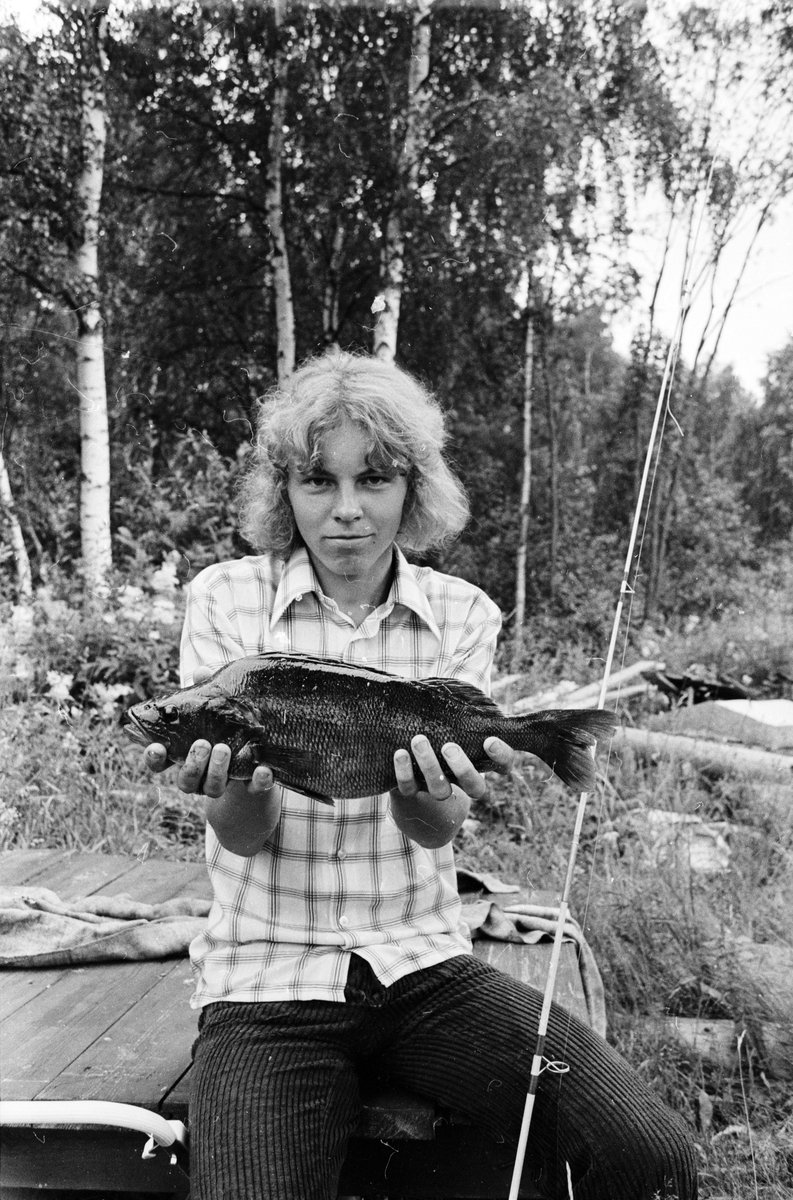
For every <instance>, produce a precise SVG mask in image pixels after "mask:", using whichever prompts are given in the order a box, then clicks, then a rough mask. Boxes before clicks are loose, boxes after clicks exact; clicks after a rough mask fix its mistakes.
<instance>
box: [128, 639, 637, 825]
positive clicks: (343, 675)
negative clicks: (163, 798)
mask: <svg viewBox="0 0 793 1200" xmlns="http://www.w3.org/2000/svg"><path fill="white" fill-rule="evenodd" d="M125 723H126V732H127V733H128V735H129V736H130V737H131V738H132V739H133V740H134V741H137V742H140V743H142V744H144V745H149V744H151V743H153V742H160V743H162V744H163V745H164V746H165V747H166V750H167V752H168V760H169V762H183V761H184V759H185V757H186V755H187V752H188V751H189V749H190V746H191V745H192V743H193V742H194V741H195V740H196V739H197V738H203V739H206V740H207V741H209V742H210V743H211V744H212V745H215V744H217V743H218V742H225V743H226V744H227V745H228V746H229V747H230V749H231V752H232V757H231V763H230V767H229V776H230V777H231V778H237V779H249V778H250V777H251V775H252V774H253V771H254V770H255V768H256V766H257V765H258V764H260V763H266V764H267V765H268V766H269V767H270V768H271V769H272V772H273V775H274V777H275V778H276V780H277V781H278V782H279V783H281V784H283V785H284V786H286V787H288V788H290V789H292V790H293V791H297V792H302V793H303V794H305V795H307V796H310V797H312V798H314V799H317V800H322V801H324V802H325V803H332V797H335V798H337V799H355V798H359V797H363V796H371V795H377V794H380V793H382V792H385V791H388V790H389V789H390V788H392V787H394V786H395V775H394V752H395V751H396V750H399V749H408V750H409V748H410V741H411V739H412V738H413V737H415V736H416V735H417V734H424V735H425V736H426V737H427V738H428V739H429V741H430V744H431V745H432V747H433V749H434V751H435V754H436V756H437V757H438V759H439V762H440V764H441V767H442V769H444V770H445V762H444V760H443V758H442V757H441V754H440V750H441V746H443V745H444V744H445V743H446V742H456V743H457V744H458V745H459V746H461V747H462V749H463V750H464V751H465V753H466V754H467V755H468V757H469V758H470V760H471V762H472V763H473V764H474V766H475V767H476V768H477V769H478V770H488V769H492V767H493V764H492V762H491V760H490V759H489V758H488V756H487V754H486V753H485V751H484V742H485V741H486V739H487V738H489V737H493V736H495V737H498V738H501V739H502V740H503V741H505V742H506V743H507V744H508V745H509V746H511V747H512V748H513V749H514V750H519V751H525V752H528V753H531V754H535V755H537V756H538V757H539V758H541V759H542V760H543V761H544V762H546V763H547V764H548V766H550V767H551V768H552V769H553V770H554V771H555V772H556V774H557V775H558V776H559V777H560V778H561V779H562V780H563V781H564V782H565V783H569V784H571V785H572V786H574V787H577V788H579V789H580V790H582V791H590V790H592V787H593V786H594V779H595V773H594V763H593V758H592V747H593V745H594V743H595V741H596V739H598V738H603V737H608V736H610V735H611V734H612V733H613V731H614V727H615V724H616V721H615V718H614V716H613V714H611V713H605V712H592V711H581V710H578V709H563V710H550V711H545V712H539V713H529V714H527V715H525V716H519V717H510V716H507V715H506V713H504V712H503V711H502V710H501V709H500V708H499V707H498V705H496V704H495V703H494V702H493V701H492V700H491V699H490V698H489V697H488V696H486V695H485V694H484V692H481V691H480V690H479V689H478V688H475V687H473V686H472V685H471V684H468V683H465V682H463V681H461V680H457V679H404V678H402V677H401V676H397V675H391V674H389V673H387V672H385V671H379V670H375V669H374V668H372V667H364V666H360V665H355V664H348V663H343V662H336V661H334V660H331V659H318V658H313V657H311V656H309V655H301V654H281V653H274V654H259V655H253V656H251V657H248V658H241V659H237V660H236V661H234V662H231V663H228V664H227V665H226V666H225V667H221V668H220V670H218V671H216V672H215V674H214V675H212V677H211V678H210V679H207V680H206V681H205V682H203V683H201V684H195V685H193V686H191V687H187V688H182V689H180V690H179V691H177V692H174V693H172V694H171V695H169V696H163V697H160V698H158V699H156V700H148V701H144V702H143V703H142V704H136V705H134V706H133V707H132V708H130V709H129V710H128V711H127V713H126V714H125ZM411 757H412V756H411ZM413 766H414V770H415V772H416V775H417V778H418V779H419V780H421V778H422V776H421V773H420V771H419V769H418V764H417V763H416V762H415V760H414V763H413ZM446 773H447V774H448V772H446ZM448 777H449V778H453V776H451V775H448Z"/></svg>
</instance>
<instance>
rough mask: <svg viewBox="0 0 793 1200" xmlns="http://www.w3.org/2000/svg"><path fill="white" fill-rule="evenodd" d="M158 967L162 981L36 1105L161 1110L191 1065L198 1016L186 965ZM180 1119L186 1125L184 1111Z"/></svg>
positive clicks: (182, 962)
mask: <svg viewBox="0 0 793 1200" xmlns="http://www.w3.org/2000/svg"><path fill="white" fill-rule="evenodd" d="M158 965H159V966H160V978H158V979H157V981H156V983H155V984H154V986H153V987H152V988H151V989H150V990H149V991H148V992H147V993H146V995H145V997H143V998H142V1000H140V1001H139V1002H138V1003H137V1004H135V1005H134V1006H132V1007H131V1008H129V1009H128V1010H127V1011H126V1012H124V1013H123V1014H121V1015H120V1016H119V1017H118V1018H117V1019H116V1020H115V1021H114V1022H113V1023H112V1024H109V1025H108V1026H107V1030H106V1032H105V1033H104V1034H103V1035H102V1036H101V1037H99V1038H98V1039H97V1040H95V1041H94V1042H92V1043H91V1044H90V1045H89V1046H87V1047H86V1048H85V1050H84V1051H83V1052H82V1053H81V1054H79V1055H78V1056H77V1057H76V1058H73V1059H72V1061H71V1062H70V1063H69V1064H68V1065H67V1066H65V1067H64V1068H63V1070H61V1071H60V1072H59V1073H58V1074H57V1076H54V1077H53V1078H52V1081H51V1082H50V1083H48V1084H47V1085H46V1086H44V1087H43V1088H41V1090H40V1091H38V1092H37V1095H36V1099H38V1100H76V1099H89V1098H90V1099H91V1100H116V1101H120V1102H123V1103H126V1104H139V1105H142V1106H143V1107H144V1108H159V1106H160V1104H161V1102H162V1100H163V1099H164V1097H165V1096H166V1095H167V1094H168V1092H169V1091H170V1090H171V1088H172V1085H173V1084H174V1082H175V1081H176V1080H177V1079H178V1078H179V1077H180V1076H181V1075H182V1074H183V1073H184V1072H185V1071H186V1069H187V1067H188V1066H189V1064H190V1050H191V1048H192V1045H193V1042H194V1041H195V1038H196V1033H197V1023H198V1014H197V1013H195V1012H193V1011H192V1010H191V1009H190V1007H189V999H190V996H191V994H192V991H193V976H192V972H191V970H190V965H189V963H188V962H187V960H184V959H179V960H177V961H176V962H173V963H170V964H167V963H160V964H158ZM168 1115H169V1116H174V1115H177V1114H175V1113H174V1112H173V1111H169V1114H168ZM178 1115H179V1117H180V1119H181V1120H184V1117H185V1116H186V1109H185V1110H184V1112H182V1113H180V1114H178Z"/></svg>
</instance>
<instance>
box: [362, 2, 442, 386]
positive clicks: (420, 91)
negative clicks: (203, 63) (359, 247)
mask: <svg viewBox="0 0 793 1200" xmlns="http://www.w3.org/2000/svg"><path fill="white" fill-rule="evenodd" d="M431 10H432V0H416V7H415V11H414V13H413V36H412V41H411V54H410V68H409V70H408V95H407V111H406V114H405V137H404V140H403V142H402V146H401V149H400V154H399V163H398V167H397V189H396V195H395V197H394V202H393V206H392V209H391V212H390V213H389V215H388V218H387V220H386V227H385V231H384V238H383V248H382V252H381V256H380V262H381V270H382V290H381V302H382V305H383V307H382V308H381V309H380V311H379V313H378V315H377V320H376V322H375V327H374V337H373V346H374V353H375V354H376V356H377V357H378V358H382V359H383V360H384V361H385V362H391V363H392V362H393V361H394V358H395V357H396V348H397V337H398V334H399V311H400V307H401V304H402V287H403V283H404V278H405V232H404V215H403V210H404V206H405V201H406V199H407V198H408V197H410V196H415V194H416V191H417V188H418V178H419V167H420V165H421V152H422V149H423V145H424V135H425V131H426V116H427V109H428V107H429V99H430V96H429V88H428V86H427V78H428V76H429V73H430V44H431V40H432V24H431V20H430V15H431Z"/></svg>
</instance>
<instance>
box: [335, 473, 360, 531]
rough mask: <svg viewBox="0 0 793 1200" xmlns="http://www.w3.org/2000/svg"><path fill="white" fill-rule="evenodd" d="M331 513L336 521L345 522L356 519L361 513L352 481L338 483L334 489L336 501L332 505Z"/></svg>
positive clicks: (358, 499)
mask: <svg viewBox="0 0 793 1200" xmlns="http://www.w3.org/2000/svg"><path fill="white" fill-rule="evenodd" d="M333 515H334V517H335V518H336V520H337V521H345V522H349V521H356V520H357V519H358V518H359V517H360V516H362V515H363V509H362V508H361V501H360V497H359V496H358V493H357V490H356V487H355V484H354V483H353V482H352V481H350V482H349V483H347V482H342V483H340V484H339V487H338V489H337V491H336V502H335V504H334V506H333Z"/></svg>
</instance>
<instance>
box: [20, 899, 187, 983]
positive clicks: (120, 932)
mask: <svg viewBox="0 0 793 1200" xmlns="http://www.w3.org/2000/svg"><path fill="white" fill-rule="evenodd" d="M209 907H210V905H209V901H208V900H191V899H181V900H180V899H177V900H166V901H165V903H163V904H143V903H141V902H140V901H138V900H132V899H131V898H130V897H129V896H88V897H86V898H85V899H81V900H71V901H63V900H61V899H60V897H59V896H57V895H56V893H55V892H53V891H51V890H50V889H49V888H44V887H16V888H0V967H62V966H73V965H75V964H83V963H93V962H112V961H119V960H125V961H127V962H132V961H136V960H138V961H139V960H141V959H152V958H171V957H173V956H178V955H185V954H187V948H188V946H189V945H190V942H191V941H192V939H193V938H194V937H195V936H196V935H197V934H198V933H200V932H201V930H202V929H203V928H204V925H205V918H206V915H207V913H208V912H209Z"/></svg>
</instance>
